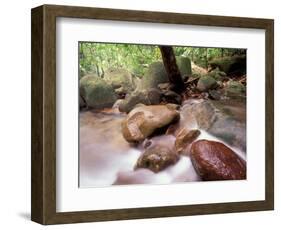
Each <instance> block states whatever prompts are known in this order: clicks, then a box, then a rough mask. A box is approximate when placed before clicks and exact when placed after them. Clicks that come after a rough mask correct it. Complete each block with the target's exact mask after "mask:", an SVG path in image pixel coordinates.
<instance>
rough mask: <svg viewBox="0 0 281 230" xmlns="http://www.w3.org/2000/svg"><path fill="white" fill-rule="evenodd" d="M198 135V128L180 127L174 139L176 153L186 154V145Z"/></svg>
mask: <svg viewBox="0 0 281 230" xmlns="http://www.w3.org/2000/svg"><path fill="white" fill-rule="evenodd" d="M199 135H200V131H199V130H198V129H192V130H187V129H185V128H183V129H181V130H180V131H179V132H178V134H177V136H176V141H175V148H176V151H177V153H179V154H186V149H187V147H188V146H189V145H190V144H191V143H192V142H193V141H194V140H195V139H196V138H197V137H198V136H199Z"/></svg>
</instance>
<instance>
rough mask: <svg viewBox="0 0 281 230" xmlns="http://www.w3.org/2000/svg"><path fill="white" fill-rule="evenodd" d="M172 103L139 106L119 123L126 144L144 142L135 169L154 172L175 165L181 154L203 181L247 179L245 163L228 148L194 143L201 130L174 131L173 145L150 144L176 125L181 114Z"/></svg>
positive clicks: (199, 142) (198, 142)
mask: <svg viewBox="0 0 281 230" xmlns="http://www.w3.org/2000/svg"><path fill="white" fill-rule="evenodd" d="M177 109H178V107H177V106H175V105H173V104H167V105H149V106H145V105H142V106H138V107H136V108H134V109H133V110H132V111H131V112H129V114H128V115H127V117H126V118H125V119H124V121H123V123H122V134H123V137H124V138H125V139H126V140H127V141H128V142H129V143H143V146H144V152H143V153H142V155H141V156H140V157H139V159H138V161H137V163H136V165H135V169H139V168H146V169H149V170H151V171H152V172H154V173H157V172H159V171H161V170H164V169H165V168H167V167H169V166H171V165H174V164H175V163H176V162H177V161H178V160H179V158H180V155H189V156H190V158H191V160H192V164H193V166H194V168H195V170H196V171H197V173H198V175H199V176H200V177H201V179H202V180H230V179H245V178H246V163H245V161H244V160H243V159H241V158H240V157H239V156H238V155H237V154H236V153H235V152H233V151H232V150H231V149H230V148H229V147H227V146H226V145H224V144H223V143H220V142H215V141H208V140H197V138H198V137H199V136H200V131H199V130H197V129H192V130H188V129H186V128H181V129H180V130H179V131H178V132H175V138H174V142H173V143H172V145H170V144H166V143H158V144H152V141H150V140H152V139H150V138H151V137H153V136H154V135H158V134H163V133H165V131H166V130H167V129H168V127H169V126H171V125H174V124H175V123H177V122H179V119H180V113H179V111H178V110H177Z"/></svg>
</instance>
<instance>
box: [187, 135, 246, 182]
mask: <svg viewBox="0 0 281 230" xmlns="http://www.w3.org/2000/svg"><path fill="white" fill-rule="evenodd" d="M190 157H191V161H192V164H193V166H194V168H195V170H196V171H197V173H198V174H199V176H200V177H201V179H202V180H205V181H211V180H242V179H246V162H245V161H244V160H243V159H241V158H240V157H239V156H238V155H237V154H236V153H235V152H233V151H232V150H231V149H230V148H228V147H227V146H225V145H224V144H223V143H220V142H216V141H208V140H199V141H196V142H194V143H193V144H192V146H191V155H190Z"/></svg>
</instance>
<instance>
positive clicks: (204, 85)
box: [197, 75, 218, 92]
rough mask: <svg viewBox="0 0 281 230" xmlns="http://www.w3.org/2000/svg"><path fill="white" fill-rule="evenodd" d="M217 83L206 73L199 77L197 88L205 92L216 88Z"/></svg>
mask: <svg viewBox="0 0 281 230" xmlns="http://www.w3.org/2000/svg"><path fill="white" fill-rule="evenodd" d="M217 85H218V84H217V82H216V80H215V79H214V78H213V77H211V76H208V75H206V76H202V77H200V79H199V80H198V83H197V89H198V90H199V91H201V92H205V91H208V90H210V89H214V88H216V87H217Z"/></svg>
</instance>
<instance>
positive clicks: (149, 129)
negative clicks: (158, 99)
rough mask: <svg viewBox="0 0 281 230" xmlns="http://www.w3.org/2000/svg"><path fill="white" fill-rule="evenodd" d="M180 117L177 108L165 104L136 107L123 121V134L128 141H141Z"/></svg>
mask: <svg viewBox="0 0 281 230" xmlns="http://www.w3.org/2000/svg"><path fill="white" fill-rule="evenodd" d="M179 117H180V114H179V112H178V111H177V110H175V109H172V108H171V107H169V106H165V105H150V106H140V107H136V108H134V109H133V110H132V111H131V112H130V113H129V114H128V115H127V118H126V119H124V121H123V122H122V134H123V137H124V138H125V139H126V140H127V141H128V142H131V143H139V142H142V141H143V140H144V139H145V138H147V137H149V136H150V135H152V134H153V133H154V132H155V131H157V130H159V129H161V128H164V127H166V126H168V125H169V124H171V123H173V122H175V121H177V120H178V119H179Z"/></svg>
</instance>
